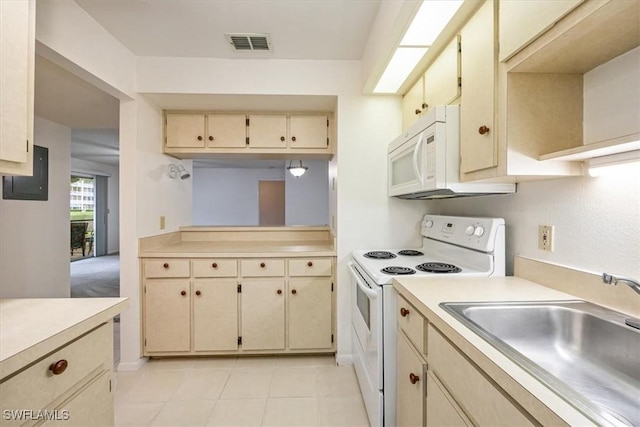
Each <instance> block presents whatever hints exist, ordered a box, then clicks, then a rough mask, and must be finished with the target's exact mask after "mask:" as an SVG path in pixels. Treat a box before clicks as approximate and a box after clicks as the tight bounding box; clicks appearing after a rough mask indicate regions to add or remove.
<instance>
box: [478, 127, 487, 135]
mask: <svg viewBox="0 0 640 427" xmlns="http://www.w3.org/2000/svg"><path fill="white" fill-rule="evenodd" d="M478 133H479V134H480V135H484V134H486V133H489V128H488V127H486V126H484V125H482V126H480V128H479V129H478Z"/></svg>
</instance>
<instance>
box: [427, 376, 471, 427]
mask: <svg viewBox="0 0 640 427" xmlns="http://www.w3.org/2000/svg"><path fill="white" fill-rule="evenodd" d="M426 380H427V402H426V412H427V423H426V425H427V427H442V426H450V427H470V426H473V424H472V423H471V421H470V420H469V419H468V418H467V417H466V416H465V415H464V412H463V411H462V409H460V407H459V406H458V405H457V404H456V402H455V400H454V399H453V397H451V395H450V394H449V393H448V392H447V389H446V388H445V387H444V386H443V385H442V383H441V382H440V381H439V380H438V378H437V377H436V376H435V375H434V374H433V372H432V371H427V375H426Z"/></svg>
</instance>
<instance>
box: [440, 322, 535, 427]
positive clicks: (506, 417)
mask: <svg viewBox="0 0 640 427" xmlns="http://www.w3.org/2000/svg"><path fill="white" fill-rule="evenodd" d="M429 363H430V365H429V368H430V369H433V371H434V372H435V374H436V376H437V377H438V378H439V379H440V380H441V381H442V384H443V385H444V387H446V389H447V390H449V392H450V393H451V395H452V396H453V398H454V399H455V400H456V402H457V403H458V404H459V405H460V407H462V408H464V410H465V411H466V415H468V416H469V418H470V419H471V420H473V423H474V424H476V425H487V426H492V425H505V426H506V425H512V426H515V425H517V426H530V425H533V423H532V422H531V421H530V419H529V418H528V417H527V416H526V415H525V414H524V413H523V411H521V410H520V408H519V407H517V406H515V405H514V404H513V403H511V401H510V400H509V398H508V397H507V396H506V395H505V394H504V392H503V390H502V389H500V388H498V386H497V385H495V384H494V383H493V381H491V380H490V379H489V378H488V377H487V376H486V374H485V373H484V372H482V371H481V370H479V369H478V368H476V366H475V365H473V364H472V363H471V362H470V361H469V360H468V359H467V358H466V357H465V356H464V355H463V354H462V353H460V351H459V350H458V349H457V348H456V347H454V346H453V345H452V344H450V343H449V341H447V340H446V339H445V338H444V337H443V336H442V335H441V334H440V332H439V331H438V330H436V329H435V328H433V327H432V326H429ZM480 391H481V392H480Z"/></svg>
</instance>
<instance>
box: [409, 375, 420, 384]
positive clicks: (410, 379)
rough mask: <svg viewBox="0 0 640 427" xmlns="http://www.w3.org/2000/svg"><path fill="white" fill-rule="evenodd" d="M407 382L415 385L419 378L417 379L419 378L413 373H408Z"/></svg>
mask: <svg viewBox="0 0 640 427" xmlns="http://www.w3.org/2000/svg"><path fill="white" fill-rule="evenodd" d="M409 381H410V382H411V384H415V383H417V382H418V381H420V377H419V376H417V375H416V374H414V373H410V374H409Z"/></svg>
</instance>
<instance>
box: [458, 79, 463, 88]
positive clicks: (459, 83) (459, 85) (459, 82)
mask: <svg viewBox="0 0 640 427" xmlns="http://www.w3.org/2000/svg"><path fill="white" fill-rule="evenodd" d="M458 87H462V77H458Z"/></svg>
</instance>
